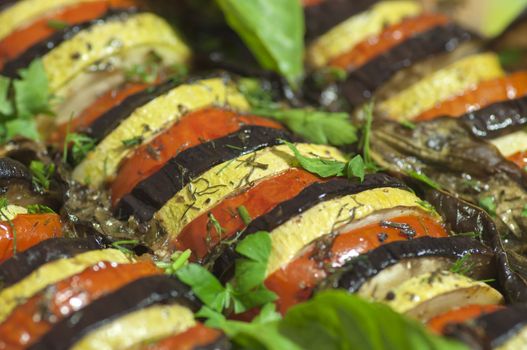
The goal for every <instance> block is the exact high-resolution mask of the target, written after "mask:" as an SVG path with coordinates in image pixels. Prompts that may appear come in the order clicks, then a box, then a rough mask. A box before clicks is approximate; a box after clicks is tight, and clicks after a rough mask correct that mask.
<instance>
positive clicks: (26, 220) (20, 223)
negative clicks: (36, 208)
mask: <svg viewBox="0 0 527 350" xmlns="http://www.w3.org/2000/svg"><path fill="white" fill-rule="evenodd" d="M13 228H14V231H15V235H13ZM15 236H16V251H17V252H22V251H24V250H26V249H28V248H31V247H32V246H34V245H35V244H37V243H39V242H41V241H44V240H46V239H48V238H53V237H61V236H62V224H61V222H60V216H58V215H57V214H52V213H47V214H18V215H17V216H16V217H15V218H14V219H13V220H11V222H6V221H1V222H0V262H2V261H4V260H6V259H9V258H10V257H11V256H13V248H14V244H13V243H14V242H15Z"/></svg>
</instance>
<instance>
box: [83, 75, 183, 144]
mask: <svg viewBox="0 0 527 350" xmlns="http://www.w3.org/2000/svg"><path fill="white" fill-rule="evenodd" d="M177 85H178V84H177V83H176V82H175V81H171V80H169V81H167V82H165V83H162V84H159V85H158V86H156V87H154V88H149V89H146V90H143V91H141V92H138V93H137V94H134V95H132V96H129V97H127V98H126V99H125V100H124V101H123V102H121V103H120V104H119V105H117V106H115V107H114V108H112V109H110V110H109V111H108V112H106V113H104V114H102V115H101V116H100V117H98V118H97V119H96V120H95V121H94V122H93V123H91V124H90V126H89V127H87V128H86V129H85V130H82V131H81V132H82V133H83V134H86V135H87V136H89V137H91V138H92V139H94V140H95V141H96V142H100V141H101V140H102V139H104V138H105V137H106V136H107V135H108V134H109V133H111V132H112V131H113V130H114V129H115V128H116V127H117V126H118V125H119V124H120V123H121V122H122V121H123V120H125V119H126V118H128V117H129V116H130V115H131V114H132V113H133V112H134V111H135V110H136V109H137V108H139V107H141V106H143V105H145V104H147V103H148V102H150V101H152V100H154V99H155V98H157V97H159V96H161V95H164V94H166V93H167V92H169V91H170V90H172V89H173V88H175V87H176V86H177Z"/></svg>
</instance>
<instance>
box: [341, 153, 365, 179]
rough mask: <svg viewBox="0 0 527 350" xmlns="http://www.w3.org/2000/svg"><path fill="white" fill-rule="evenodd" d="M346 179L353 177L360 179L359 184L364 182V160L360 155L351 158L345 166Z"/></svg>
mask: <svg viewBox="0 0 527 350" xmlns="http://www.w3.org/2000/svg"><path fill="white" fill-rule="evenodd" d="M346 169H347V171H346V172H347V175H348V177H350V175H351V176H355V177H358V178H359V179H360V181H361V182H363V181H364V175H365V173H366V166H365V165H364V160H363V159H362V157H361V155H360V154H357V155H356V156H355V157H353V158H352V159H351V160H350V161H349V162H348V165H347V166H346Z"/></svg>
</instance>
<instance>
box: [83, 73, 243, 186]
mask: <svg viewBox="0 0 527 350" xmlns="http://www.w3.org/2000/svg"><path fill="white" fill-rule="evenodd" d="M213 104H221V105H222V106H225V107H230V108H233V109H237V110H246V109H248V107H249V106H248V103H247V101H246V100H245V98H244V97H243V95H241V94H240V93H239V92H238V91H237V90H236V89H235V87H234V86H233V85H232V84H231V83H230V82H228V81H224V79H221V78H211V79H206V80H199V81H196V82H193V83H191V84H183V85H179V86H177V87H175V88H174V89H172V90H170V91H169V92H167V93H166V94H164V95H161V96H159V97H157V98H156V99H154V100H152V101H150V102H149V103H147V104H146V105H144V106H142V107H139V108H138V109H136V110H134V112H133V113H132V114H131V115H130V116H128V118H126V119H125V120H122V121H121V123H120V124H119V126H118V127H117V128H115V129H114V130H113V131H112V132H111V133H110V134H109V135H107V136H106V137H105V138H104V140H102V141H101V142H99V144H98V145H97V146H96V148H95V149H94V150H93V151H91V152H90V153H88V155H87V156H86V158H85V159H84V161H83V162H81V163H80V164H79V165H78V166H77V167H76V168H75V170H74V171H73V178H74V179H75V180H77V181H78V182H81V183H85V184H89V185H90V186H91V187H93V188H97V187H100V186H101V185H102V184H103V183H104V182H105V181H107V180H110V179H111V178H112V176H114V174H115V173H116V171H117V168H118V166H119V163H120V161H121V160H122V159H123V158H124V157H126V156H127V155H128V154H130V153H131V152H132V151H133V150H134V149H135V148H136V147H138V146H133V147H124V146H123V141H124V140H129V139H132V138H135V137H137V136H141V137H142V138H143V139H144V140H145V141H146V142H148V140H149V139H150V138H151V137H152V136H154V135H155V134H156V133H157V132H159V130H162V129H163V128H166V127H167V126H168V125H170V124H172V123H174V122H176V121H178V120H179V119H180V118H181V117H182V116H183V115H185V114H186V113H188V112H191V111H194V110H197V109H199V108H203V107H207V106H210V105H213Z"/></svg>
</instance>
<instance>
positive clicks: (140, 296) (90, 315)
mask: <svg viewBox="0 0 527 350" xmlns="http://www.w3.org/2000/svg"><path fill="white" fill-rule="evenodd" d="M168 304H178V305H180V306H181V307H185V308H188V309H190V310H191V311H192V312H196V311H197V310H198V309H199V307H200V303H199V302H198V301H197V299H196V297H195V296H194V295H193V294H192V293H191V291H190V289H189V288H188V287H187V286H186V285H185V284H183V283H181V282H180V281H179V280H177V279H175V278H172V277H169V276H166V275H159V276H152V277H146V278H142V279H139V280H137V281H134V282H132V283H130V284H128V285H127V286H125V287H123V288H121V289H119V290H117V291H115V292H113V293H111V294H108V295H105V296H103V297H101V298H99V299H97V300H95V301H93V302H92V303H91V304H90V305H88V306H87V307H85V308H84V309H82V310H81V311H80V312H76V313H73V314H72V315H70V316H69V317H67V318H65V319H63V320H62V321H60V322H59V323H57V324H56V325H55V326H54V327H53V329H52V330H51V331H49V332H48V333H47V334H46V335H44V336H43V337H42V338H41V339H40V341H39V342H38V343H35V344H34V345H32V346H31V347H29V349H32V350H39V349H56V350H60V349H64V350H65V349H70V348H71V347H73V346H74V345H75V344H76V343H77V342H78V341H79V340H81V339H82V338H83V337H85V336H87V335H89V333H91V332H93V331H96V330H97V329H99V328H101V327H104V326H105V325H111V323H112V322H113V321H114V320H116V319H117V318H120V317H123V316H126V315H129V314H131V313H133V312H134V311H137V310H140V309H144V308H149V307H151V306H156V305H168Z"/></svg>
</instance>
